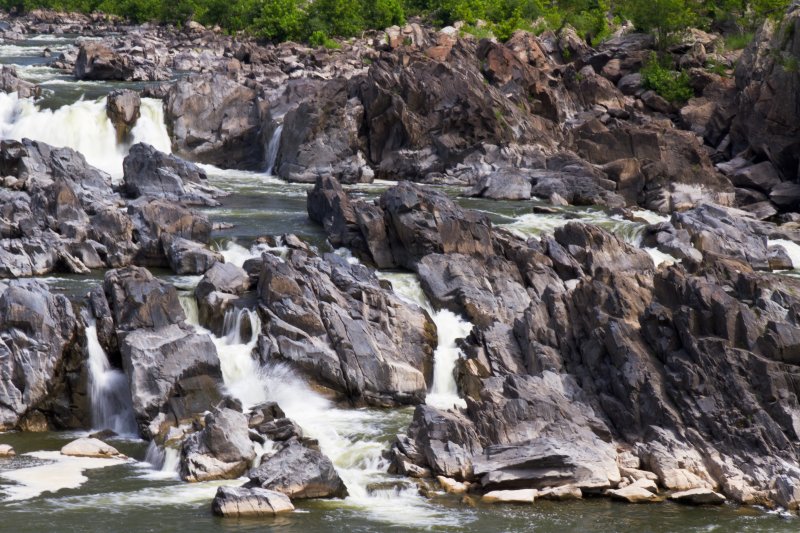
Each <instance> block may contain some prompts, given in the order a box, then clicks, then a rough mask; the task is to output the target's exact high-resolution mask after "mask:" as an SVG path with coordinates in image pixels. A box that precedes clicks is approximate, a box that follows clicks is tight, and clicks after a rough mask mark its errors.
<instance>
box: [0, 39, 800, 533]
mask: <svg viewBox="0 0 800 533" xmlns="http://www.w3.org/2000/svg"><path fill="white" fill-rule="evenodd" d="M73 39H74V36H64V37H50V36H38V37H34V38H31V39H29V40H27V41H24V42H22V43H14V44H0V63H6V64H15V65H17V67H18V70H19V72H20V74H21V75H22V76H23V77H25V78H27V79H29V80H31V81H35V82H37V83H40V84H42V87H43V89H44V91H45V94H44V97H43V98H42V99H41V100H40V101H38V102H36V103H34V102H32V101H29V100H19V99H17V98H16V96H11V95H5V94H0V138H4V139H5V138H22V137H30V138H33V139H37V140H42V141H45V142H48V143H51V144H54V145H57V146H70V147H72V148H75V149H77V150H79V151H81V152H82V153H83V154H84V155H85V156H86V158H87V160H88V161H89V162H90V163H92V164H94V165H96V166H98V167H100V168H102V169H103V170H105V171H106V172H108V173H109V174H111V175H112V177H114V178H115V179H119V178H120V177H121V174H122V158H123V157H124V155H125V153H126V151H127V147H125V146H118V145H117V144H116V141H115V136H114V132H113V127H112V126H111V124H110V122H109V121H108V119H107V118H106V117H105V102H104V100H103V99H104V95H105V94H107V92H108V91H110V90H112V89H115V88H118V87H120V86H131V87H135V88H140V87H141V85H142V84H108V83H96V82H88V83H86V82H80V83H77V82H75V81H73V80H71V79H70V78H69V77H68V76H65V75H63V74H61V73H59V72H58V71H55V70H53V69H50V68H48V67H46V66H43V65H44V63H45V62H46V61H47V59H45V58H43V57H42V54H41V52H42V50H43V49H44V48H45V47H48V48H50V49H51V50H52V51H53V52H54V54H57V53H58V51H59V50H62V49H65V48H66V47H68V46H69V45H70V43H71V42H72V40H73ZM133 135H134V139H135V141H144V142H148V143H150V144H153V145H154V146H156V147H157V148H158V149H160V150H163V151H169V138H168V136H167V133H166V128H165V127H164V124H163V112H162V110H161V107H160V104H159V102H158V101H156V100H148V99H145V100H144V102H143V112H142V118H141V119H140V121H139V123H138V124H137V126H136V128H135V129H134V131H133ZM279 135H280V132H279V131H278V132H276V134H275V136H273V138H272V139H271V140H270V143H269V146H268V147H267V148H268V150H267V151H268V153H270V154H272V153H273V152H274V150H275V147H276V146H277V143H278V139H277V137H278V136H279ZM271 166H272V163H271V162H270V161H266V162H265V165H264V168H265V169H269V168H271ZM205 168H206V170H207V172H208V173H209V177H210V180H211V181H212V182H213V183H214V185H216V186H218V187H220V188H221V189H223V190H225V191H227V192H229V193H230V196H228V197H226V198H224V199H223V205H222V206H221V207H219V208H209V209H207V210H205V212H206V214H207V215H208V216H209V217H210V218H211V219H212V220H213V221H214V222H224V223H228V224H231V225H232V226H233V227H232V228H230V229H225V230H220V231H217V232H216V233H215V235H214V240H215V243H214V245H215V246H217V247H218V248H219V249H220V250H221V251H222V252H223V253H224V255H225V256H226V259H227V260H229V261H232V262H235V263H239V264H241V263H242V262H243V261H244V260H245V259H247V258H248V257H251V256H253V255H258V254H260V253H261V252H262V251H263V248H255V249H251V245H252V241H253V240H254V239H255V238H256V237H259V236H262V235H277V234H283V233H290V232H291V233H295V234H297V235H299V236H300V237H302V238H303V239H305V240H307V241H308V242H310V243H311V244H313V245H315V246H317V247H318V248H320V249H321V250H328V249H329V247H328V245H327V244H326V242H325V236H324V234H323V233H322V231H321V229H320V228H318V227H317V226H315V225H313V224H310V223H309V221H308V218H307V215H306V191H307V189H308V186H304V185H296V184H288V183H285V182H283V181H281V180H279V179H277V178H275V177H273V176H270V175H269V173H267V172H266V171H265V172H263V173H255V172H242V171H228V170H220V169H216V168H214V167H205ZM391 185H392V184H391V183H381V182H378V183H374V184H370V185H358V186H351V187H349V188H350V190H351V192H353V193H355V194H358V195H362V196H364V197H367V198H371V197H376V196H377V195H379V194H380V193H381V192H382V191H383V190H385V189H386V188H387V187H389V186H391ZM447 192H449V193H452V194H453V195H454V196H457V195H458V193H459V191H458V190H455V189H448V190H447ZM458 201H459V202H460V203H461V204H462V205H464V206H465V207H469V208H473V209H478V210H481V211H484V212H486V213H487V214H488V215H489V216H490V217H491V218H492V220H493V222H494V223H495V224H498V225H502V226H505V227H507V228H508V229H509V230H511V231H513V232H515V233H517V234H519V235H521V236H525V237H530V236H536V235H541V234H543V233H546V232H552V231H553V230H554V229H555V228H556V227H558V226H559V225H562V224H565V223H566V222H568V221H570V220H583V221H586V222H592V223H596V224H598V225H601V226H603V227H605V228H607V229H609V230H611V231H613V232H615V233H617V234H618V235H620V236H621V237H623V238H625V239H626V240H627V241H629V242H631V243H633V244H637V243H638V238H639V234H640V231H641V228H642V227H643V224H642V223H639V222H630V221H626V220H623V219H621V218H619V217H615V216H610V215H609V214H608V213H606V212H604V211H602V210H599V209H578V208H571V207H570V208H564V209H561V210H559V211H558V212H556V213H554V214H536V213H534V212H533V211H534V206H535V203H534V202H496V201H486V200H478V199H464V198H458ZM639 215H640V217H641V218H642V219H643V220H650V221H654V220H658V216H657V215H655V214H653V213H645V212H642V213H639ZM791 251H792V252H794V250H791ZM798 251H800V250H798ZM279 252H280V250H273V253H279ZM650 253H651V254H652V255H653V258H654V260H656V261H658V262H662V261H673V259H672V258H670V257H669V256H665V255H664V254H659V253H657V252H656V251H652V250H651V251H650ZM795 255H797V257H798V261H799V262H800V254H793V257H794V256H795ZM156 274H157V275H159V276H161V277H162V278H164V279H167V280H169V281H171V282H173V283H175V284H176V285H177V286H178V287H179V288H181V289H182V290H184V291H189V290H191V288H192V287H193V286H194V284H196V283H197V281H198V279H199V278H198V277H185V276H184V277H178V276H173V275H171V274H170V273H168V272H156ZM102 275H103V273H102V272H94V273H92V274H91V275H88V276H52V277H48V278H45V280H46V281H47V283H49V284H50V285H51V287H52V288H53V289H54V290H57V291H63V292H65V293H66V294H68V295H70V296H75V297H80V296H82V295H83V294H85V293H86V292H87V291H88V290H89V289H90V288H91V287H92V286H94V285H96V284H97V283H99V282H100V281H101V280H102ZM379 276H380V277H382V278H384V279H388V280H390V281H391V282H392V284H393V286H394V288H395V291H396V292H397V293H398V295H399V296H400V297H402V298H403V299H405V300H406V301H408V302H409V303H412V304H414V305H419V306H420V307H422V308H425V309H426V310H427V311H428V312H429V313H430V314H431V316H432V317H433V319H434V321H435V322H436V324H437V327H438V330H439V347H438V349H437V351H436V353H435V361H434V380H433V381H434V382H433V386H432V390H431V391H430V395H429V397H428V400H427V401H428V403H430V404H432V405H435V406H437V407H449V406H452V405H459V404H462V403H463V400H461V399H460V398H459V397H458V391H457V389H456V386H455V380H454V379H453V368H454V365H455V363H456V361H457V359H458V357H460V351H459V349H458V346H457V343H456V341H457V339H458V338H461V337H463V336H465V335H466V334H467V333H468V332H469V330H470V324H469V323H468V322H467V321H465V320H464V319H463V317H459V316H457V315H455V314H453V313H451V312H449V311H446V310H438V309H434V308H433V307H432V306H431V304H430V302H428V301H427V299H426V298H425V296H424V293H423V292H422V290H421V288H420V286H419V282H418V280H417V279H416V278H415V276H414V275H413V274H410V273H402V272H380V273H379ZM188 294H189V292H184V295H183V298H182V302H183V303H184V305H185V307H186V310H187V316H189V321H190V322H192V323H195V327H198V328H199V327H200V326H199V325H197V324H196V316H197V313H196V309H195V308H194V307H193V303H192V302H193V301H192V300H191V298H189V297H187V295H188ZM243 321H250V325H251V328H249V329H251V330H257V329H258V317H257V316H256V315H255V314H253V313H249V312H247V311H242V312H238V313H231V314H230V315H229V316H228V317H226V331H225V332H223V335H222V336H220V337H214V336H213V335H212V338H213V339H214V342H215V345H216V347H217V351H218V354H219V357H220V363H221V368H222V371H223V377H224V381H225V386H226V388H227V389H228V392H229V393H230V394H231V395H232V396H234V397H236V398H238V399H240V400H241V401H242V404H243V405H244V407H245V408H246V409H247V408H249V407H251V406H253V405H256V404H258V403H260V402H263V401H267V400H274V401H277V402H278V403H279V404H280V406H281V407H282V408H283V410H284V411H285V412H286V413H287V415H288V416H290V417H291V418H293V419H294V420H295V421H297V422H298V423H299V424H300V425H301V427H302V428H303V430H304V432H305V433H306V434H308V435H309V436H312V437H314V438H316V439H318V440H319V442H320V446H321V448H322V449H323V451H324V452H325V453H326V454H327V455H328V456H329V457H331V459H332V460H333V462H334V464H335V466H336V468H337V470H338V472H339V474H340V475H341V477H342V479H343V480H344V481H345V483H346V485H347V487H348V489H349V492H350V496H349V497H348V498H347V499H345V500H334V501H307V502H299V503H297V511H296V512H294V513H291V514H289V515H284V516H280V517H277V518H274V519H260V520H232V519H220V518H217V517H214V516H212V515H211V512H210V501H211V499H212V497H213V495H214V493H215V491H216V488H217V487H218V486H219V485H222V484H232V485H239V484H241V483H242V481H241V480H233V481H225V482H207V483H195V484H187V483H183V482H181V481H179V479H178V477H177V474H176V472H175V465H176V462H175V458H176V452H175V450H166V451H164V450H162V451H160V452H159V453H154V451H153V450H150V453H148V445H147V443H145V442H143V441H140V440H138V439H137V438H136V437H135V436H133V435H131V433H132V431H133V429H134V427H135V426H134V425H133V422H132V419H131V413H130V402H129V398H126V396H125V389H126V386H125V383H124V379H123V376H122V375H121V374H120V373H119V371H118V370H115V369H114V368H112V367H111V366H110V364H109V362H108V358H107V357H106V355H105V353H103V352H102V348H101V347H100V346H99V343H98V342H96V334H94V335H93V334H92V333H93V329H92V328H91V327H90V328H89V331H87V333H88V336H89V341H90V342H89V348H90V349H89V368H90V371H91V380H90V383H91V390H90V393H91V398H92V403H93V412H92V415H93V417H92V418H93V424H94V425H95V426H96V427H98V428H100V427H108V426H111V427H113V428H114V429H116V430H117V432H118V433H120V434H123V435H128V436H126V437H119V438H113V439H110V440H109V442H110V443H111V444H113V445H114V446H116V447H117V448H118V449H119V450H120V451H122V452H123V453H125V454H126V455H128V456H129V457H130V458H131V459H130V460H128V461H108V460H91V459H89V460H80V461H70V460H66V459H64V458H63V457H60V456H59V454H58V453H57V450H59V449H60V448H61V446H63V445H64V444H66V443H67V442H69V441H70V440H72V439H74V438H76V437H77V436H81V435H85V434H86V433H88V428H87V431H86V432H60V433H41V434H30V433H29V434H24V433H14V432H11V433H5V434H0V443H7V444H11V445H12V446H14V448H15V449H16V451H17V454H18V455H17V457H16V458H14V459H0V531H10V532H11V531H13V532H29V531H30V532H34V531H35V532H40V531H76V532H77V531H81V532H85V531H97V532H100V531H103V532H105V531H135V532H139V531H153V532H156V531H158V532H169V531H183V530H192V531H198V532H206V531H209V532H210V531H231V532H234V531H236V532H239V531H273V530H274V531H287V532H304V533H306V532H316V531H342V530H348V531H351V532H361V531H383V530H387V529H391V530H393V531H428V530H433V531H487V532H490V531H491V532H495V531H537V532H563V531H590V530H594V531H626V532H628V531H629V532H638V531H652V532H667V531H681V532H691V531H697V532H700V531H720V532H728V531H752V532H756V531H769V532H782V531H797V530H798V529H799V528H800V522H798V520H797V519H795V518H789V517H786V516H783V515H780V514H777V513H767V512H763V511H761V510H758V509H753V508H745V507H738V506H732V505H726V506H722V507H719V508H690V507H684V506H679V505H675V504H672V503H663V504H658V505H650V506H635V505H625V504H619V503H614V502H611V501H609V500H606V499H589V500H585V501H580V502H569V503H553V502H544V501H543V502H538V501H537V502H536V503H535V504H534V505H533V506H501V507H491V506H484V505H480V504H478V503H476V502H474V501H472V500H470V499H469V498H462V497H454V496H448V495H445V494H441V493H434V494H431V495H429V497H423V496H421V495H420V494H419V493H418V489H417V486H416V485H414V484H412V483H410V482H409V481H408V480H406V479H404V478H400V477H397V476H391V475H389V474H387V473H386V468H387V466H388V465H387V463H386V460H385V459H384V458H383V457H382V452H383V451H384V450H385V449H386V448H387V447H388V446H389V444H390V442H391V441H392V439H393V438H394V435H396V434H397V433H401V432H403V431H404V430H405V429H406V428H407V426H408V424H409V422H410V420H411V416H412V413H413V409H411V408H404V409H392V410H378V409H347V408H343V407H340V406H336V405H333V404H331V403H330V402H329V401H328V400H326V399H325V398H323V397H321V396H319V395H318V394H317V393H316V392H314V391H313V390H312V389H311V388H310V387H309V386H308V385H307V384H306V383H304V382H303V380H302V379H301V378H300V377H298V376H297V375H295V374H294V373H293V372H292V371H291V369H289V368H288V367H286V366H281V365H276V366H270V367H260V366H259V364H258V363H257V362H256V361H255V360H254V359H253V358H252V357H251V352H252V349H253V347H254V343H255V339H254V338H253V337H251V336H247V337H246V338H243V336H242V334H241V331H242V328H241V327H240V326H241V324H242V322H243ZM247 329H248V328H245V330H247ZM109 406H111V407H109ZM165 457H166V458H167V460H166V461H164V458H165ZM154 458H158V459H154ZM148 460H149V461H152V462H154V463H158V464H150V463H149V462H148ZM162 463H163V464H162Z"/></svg>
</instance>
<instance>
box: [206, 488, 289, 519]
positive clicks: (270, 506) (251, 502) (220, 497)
mask: <svg viewBox="0 0 800 533" xmlns="http://www.w3.org/2000/svg"><path fill="white" fill-rule="evenodd" d="M211 510H212V512H213V513H214V514H215V515H218V516H225V517H240V518H253V517H264V516H273V515H276V514H279V513H288V512H291V511H294V505H292V502H291V500H289V498H288V497H287V496H286V495H284V494H281V493H280V492H275V491H272V490H266V489H258V488H249V489H248V488H244V487H219V488H218V489H217V494H216V495H215V496H214V500H213V501H212V502H211Z"/></svg>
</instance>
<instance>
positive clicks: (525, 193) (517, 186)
mask: <svg viewBox="0 0 800 533" xmlns="http://www.w3.org/2000/svg"><path fill="white" fill-rule="evenodd" d="M468 194H469V196H479V197H481V198H491V199H493V200H527V199H529V198H530V197H531V182H530V181H529V180H528V179H526V178H525V177H524V176H521V175H520V174H518V173H514V172H510V173H495V174H490V175H488V176H485V177H484V178H482V179H481V181H480V182H478V183H476V184H475V185H474V186H473V187H472V189H471V190H470V191H469V193H468Z"/></svg>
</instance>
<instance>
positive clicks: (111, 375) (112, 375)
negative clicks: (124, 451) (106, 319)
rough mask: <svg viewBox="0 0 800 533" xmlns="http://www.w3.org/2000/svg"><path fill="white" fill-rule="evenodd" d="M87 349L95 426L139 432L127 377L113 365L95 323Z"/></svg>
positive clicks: (122, 432) (88, 330)
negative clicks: (98, 336)
mask: <svg viewBox="0 0 800 533" xmlns="http://www.w3.org/2000/svg"><path fill="white" fill-rule="evenodd" d="M86 349H87V352H88V356H89V385H90V387H89V398H90V402H91V408H92V427H93V428H95V429H111V430H113V431H114V432H115V433H117V434H119V435H137V434H138V432H139V431H138V427H137V425H136V418H135V417H134V414H133V406H132V404H131V391H130V388H129V386H128V378H127V377H126V376H125V374H123V373H122V372H121V371H120V370H117V369H116V368H113V367H112V366H111V363H110V362H109V361H108V355H107V354H106V351H105V350H103V347H102V346H101V345H100V341H99V339H98V338H97V326H96V324H95V323H94V322H92V323H90V324H89V325H88V326H87V327H86Z"/></svg>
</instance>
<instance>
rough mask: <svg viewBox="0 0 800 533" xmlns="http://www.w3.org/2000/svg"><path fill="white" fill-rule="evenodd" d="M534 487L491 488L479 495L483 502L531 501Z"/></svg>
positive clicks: (534, 490) (534, 496)
mask: <svg viewBox="0 0 800 533" xmlns="http://www.w3.org/2000/svg"><path fill="white" fill-rule="evenodd" d="M537 495H538V492H537V491H536V489H517V490H493V491H491V492H487V493H486V494H484V495H483V496H481V502H483V503H533V502H534V500H535V499H536V496H537Z"/></svg>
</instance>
